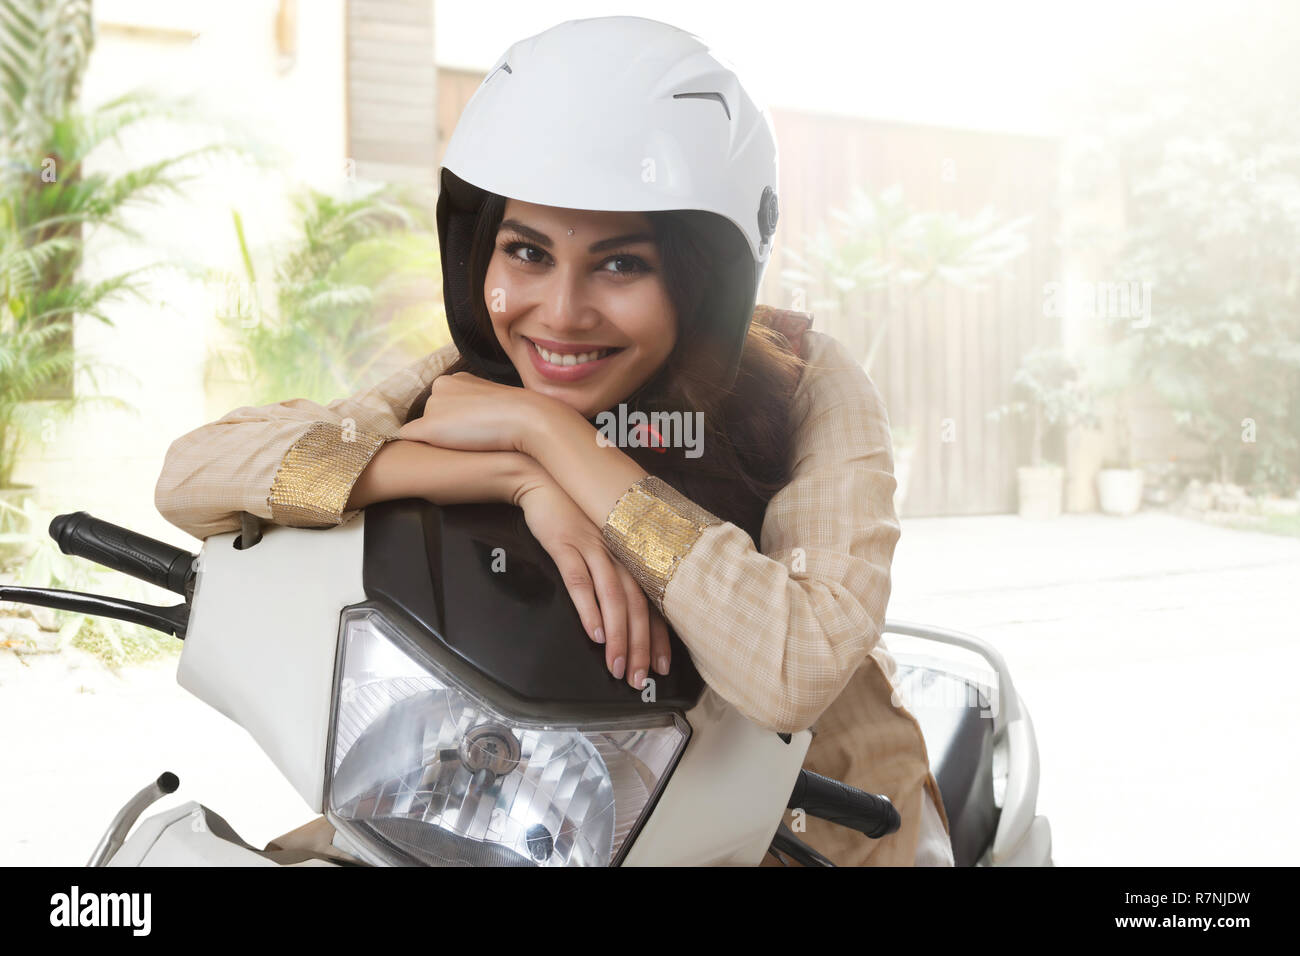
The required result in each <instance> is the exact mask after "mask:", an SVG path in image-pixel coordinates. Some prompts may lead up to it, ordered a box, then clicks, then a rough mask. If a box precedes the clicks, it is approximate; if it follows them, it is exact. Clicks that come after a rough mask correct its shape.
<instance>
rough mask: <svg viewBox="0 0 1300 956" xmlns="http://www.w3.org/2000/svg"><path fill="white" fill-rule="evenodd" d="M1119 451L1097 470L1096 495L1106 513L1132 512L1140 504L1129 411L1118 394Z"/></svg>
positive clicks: (1138, 471) (1140, 479)
mask: <svg viewBox="0 0 1300 956" xmlns="http://www.w3.org/2000/svg"><path fill="white" fill-rule="evenodd" d="M1115 427H1116V435H1117V439H1118V441H1119V455H1118V457H1116V458H1111V459H1107V460H1106V461H1104V462H1103V463H1102V466H1101V471H1099V472H1097V498H1098V500H1099V502H1100V505H1101V510H1102V511H1103V512H1104V513H1106V514H1108V515H1119V516H1125V515H1131V514H1136V513H1137V511H1138V509H1139V508H1141V507H1142V486H1143V471H1142V469H1141V468H1135V467H1134V465H1133V424H1132V412H1131V410H1130V408H1129V405H1128V401H1127V396H1124V397H1121V399H1120V401H1119V404H1118V406H1117V410H1116V412H1115Z"/></svg>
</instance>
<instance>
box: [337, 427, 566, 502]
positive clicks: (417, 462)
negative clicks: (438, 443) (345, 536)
mask: <svg viewBox="0 0 1300 956" xmlns="http://www.w3.org/2000/svg"><path fill="white" fill-rule="evenodd" d="M540 474H541V466H540V465H538V464H537V462H535V461H533V460H532V459H531V458H529V457H528V456H527V455H522V454H519V453H518V452H509V451H450V450H448V449H446V448H435V447H434V446H432V445H426V444H425V443H424V442H419V441H405V440H403V439H400V438H399V439H394V440H392V441H389V442H387V443H386V444H384V445H383V447H381V448H380V449H379V451H377V452H376V453H375V456H374V458H372V459H371V460H370V463H369V464H368V465H367V466H366V468H365V470H364V471H362V472H361V475H360V476H359V477H358V478H357V480H356V483H355V484H354V485H353V486H352V490H351V493H350V494H349V496H348V499H347V503H346V504H345V505H344V507H345V509H346V510H347V511H352V510H356V509H359V508H364V507H366V506H367V505H370V504H374V503H375V502H377V501H391V500H393V499H394V498H427V499H428V500H430V501H432V502H434V503H436V504H440V505H458V504H466V503H470V502H476V501H498V502H503V503H505V504H514V503H515V500H516V498H517V497H518V496H519V493H520V491H521V490H522V489H523V488H524V487H525V486H526V485H527V484H529V480H530V479H531V478H535V477H539V476H540Z"/></svg>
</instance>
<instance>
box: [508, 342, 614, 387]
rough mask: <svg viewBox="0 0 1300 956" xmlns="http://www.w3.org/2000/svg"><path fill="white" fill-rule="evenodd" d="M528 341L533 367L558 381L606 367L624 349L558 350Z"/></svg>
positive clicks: (569, 379)
mask: <svg viewBox="0 0 1300 956" xmlns="http://www.w3.org/2000/svg"><path fill="white" fill-rule="evenodd" d="M525 341H526V342H527V343H528V356H529V358H531V359H532V360H533V367H534V368H535V369H537V371H538V372H539V373H541V374H542V375H543V376H545V377H546V378H549V379H551V380H552V381H557V382H572V381H575V380H577V379H580V378H586V377H587V376H588V375H591V374H592V373H594V372H596V371H598V370H599V369H602V368H604V367H605V365H606V364H607V363H608V361H609V359H611V358H612V357H613V356H615V355H617V354H618V353H619V352H621V351H623V350H622V349H621V348H605V349H592V350H590V351H586V352H556V351H552V350H550V349H548V348H546V347H545V346H542V345H538V344H537V343H536V342H534V341H533V340H532V339H529V338H525Z"/></svg>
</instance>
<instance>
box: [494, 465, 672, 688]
mask: <svg viewBox="0 0 1300 956" xmlns="http://www.w3.org/2000/svg"><path fill="white" fill-rule="evenodd" d="M515 504H516V505H518V506H519V507H521V508H523V510H524V521H525V522H526V523H527V525H528V528H529V530H530V531H532V533H533V537H535V538H536V539H537V540H538V542H540V543H541V545H542V547H543V548H545V549H546V552H547V553H548V554H549V555H550V556H551V559H552V560H553V561H555V565H556V567H558V568H559V569H560V574H561V575H562V576H563V578H564V584H565V587H566V588H568V591H569V596H570V597H571V598H572V599H573V604H574V606H575V607H576V608H577V609H578V616H579V617H580V618H581V620H582V625H583V627H584V628H586V630H587V634H588V635H589V636H590V637H591V639H592V640H594V641H596V642H597V643H603V644H604V645H605V666H606V667H608V668H609V671H610V673H611V674H613V675H614V676H615V677H617V678H619V679H624V677H626V680H627V682H628V683H629V684H630V685H631V686H632V687H634V688H636V689H637V690H641V689H642V684H643V681H644V678H646V677H647V676H648V674H649V668H650V665H651V662H653V663H654V669H655V670H656V671H657V672H658V673H660V674H667V673H668V667H669V665H670V664H671V656H672V650H671V647H670V645H669V643H668V624H667V623H666V622H665V621H664V619H663V616H662V615H661V614H660V613H659V611H658V609H656V608H655V607H654V605H652V604H651V603H650V602H649V601H648V600H647V599H646V596H645V592H644V591H642V590H641V585H640V584H638V583H637V580H636V579H635V578H634V577H632V575H631V573H630V572H629V571H628V570H627V568H625V567H624V566H623V565H622V563H621V562H619V560H618V559H617V558H615V557H613V556H612V555H611V554H610V553H609V549H608V548H606V546H605V540H604V538H603V537H602V536H601V533H600V529H599V528H597V527H596V526H595V525H594V524H593V523H592V522H591V520H590V519H589V518H588V517H587V516H586V515H585V514H584V513H583V511H582V509H581V508H579V507H578V506H577V505H576V504H575V503H574V502H573V499H572V498H570V497H569V496H568V495H567V494H565V492H564V489H563V488H561V487H560V486H559V485H558V484H556V482H555V480H554V479H553V478H551V477H550V475H549V474H546V473H545V472H543V471H541V470H540V469H538V473H536V474H535V475H534V476H533V477H532V478H531V480H528V481H526V482H524V483H523V484H522V485H521V487H520V490H519V494H518V496H517V498H516V500H515Z"/></svg>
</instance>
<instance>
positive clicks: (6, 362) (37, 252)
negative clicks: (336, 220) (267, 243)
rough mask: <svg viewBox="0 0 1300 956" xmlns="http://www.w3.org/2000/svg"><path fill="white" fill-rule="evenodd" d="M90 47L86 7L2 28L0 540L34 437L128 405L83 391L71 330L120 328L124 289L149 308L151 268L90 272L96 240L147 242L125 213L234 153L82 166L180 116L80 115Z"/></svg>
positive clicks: (47, 8)
mask: <svg viewBox="0 0 1300 956" xmlns="http://www.w3.org/2000/svg"><path fill="white" fill-rule="evenodd" d="M93 46H94V29H93V22H92V17H91V8H90V5H89V4H84V5H79V6H78V7H77V8H76V9H70V8H69V7H68V5H66V4H50V3H36V4H30V5H29V9H27V10H26V11H25V12H24V13H23V15H21V16H18V15H14V16H6V17H4V18H0V66H3V67H4V68H5V70H4V72H5V75H6V77H7V78H8V79H7V80H6V82H5V83H4V84H3V90H2V91H0V156H3V158H4V162H3V163H0V503H4V504H6V505H9V506H10V507H5V508H0V535H13V534H17V533H19V532H21V531H22V530H24V528H23V521H24V520H25V519H23V518H22V516H23V515H24V514H26V513H27V512H26V511H25V510H24V508H25V503H27V502H29V501H30V500H31V499H32V498H33V497H34V493H35V489H34V488H33V487H32V486H31V485H26V484H19V483H16V482H15V481H14V472H15V469H16V467H17V464H18V461H19V458H20V456H21V453H22V451H23V449H24V447H25V446H26V445H27V444H28V443H29V442H30V441H31V439H32V438H33V436H34V435H37V434H41V435H43V436H48V425H49V424H51V423H52V422H53V421H54V418H55V416H56V415H62V414H67V413H69V412H71V411H72V410H74V409H75V408H77V407H78V406H80V405H82V404H83V403H85V402H88V401H94V402H97V403H99V404H103V405H109V406H111V407H116V408H122V407H124V406H125V403H124V402H122V401H121V400H120V399H115V398H111V397H100V396H93V395H84V394H79V391H80V389H81V387H82V381H83V380H86V379H88V380H89V382H90V384H91V385H92V386H93V385H95V384H96V382H95V377H94V371H95V365H92V364H91V363H90V362H89V361H88V356H87V354H86V351H85V349H84V347H83V348H78V347H77V344H76V342H75V331H76V324H77V321H78V320H81V319H86V320H97V321H100V322H103V323H105V324H107V325H112V324H113V323H112V321H111V320H110V319H109V317H108V316H107V315H106V314H105V312H104V306H105V305H106V304H107V303H108V302H109V301H111V300H112V299H114V298H115V297H118V296H121V295H123V294H127V293H131V294H134V295H136V296H138V297H141V298H143V294H142V291H141V289H140V287H139V285H138V284H137V280H136V276H137V274H138V273H144V272H146V271H148V270H149V269H150V268H152V267H149V266H146V267H142V268H139V269H135V270H132V271H130V272H125V273H119V274H116V275H110V276H103V277H93V278H92V277H90V276H87V275H84V274H83V272H82V268H81V266H82V263H83V261H84V259H85V249H86V237H87V235H88V234H89V233H90V232H91V231H102V232H107V233H117V234H119V235H122V236H125V237H128V238H140V235H139V233H138V231H137V230H135V229H133V228H132V227H130V225H129V224H128V223H127V221H126V219H125V218H124V216H123V211H124V209H125V207H127V206H129V205H131V204H133V203H138V202H140V201H147V200H152V199H155V198H156V196H157V194H158V193H160V192H164V191H166V192H172V193H176V192H179V191H180V186H181V184H182V182H183V181H184V180H185V178H187V175H188V174H185V173H182V172H181V171H180V170H181V164H183V163H185V162H186V161H188V160H190V159H192V158H195V157H198V156H202V155H204V154H208V153H212V152H220V151H223V150H225V149H226V147H223V146H220V145H215V146H205V147H200V148H198V149H194V150H190V151H188V152H186V153H183V154H181V155H178V156H173V157H170V158H166V159H162V160H158V161H155V162H151V163H148V164H144V165H138V166H135V167H131V168H127V169H116V170H114V171H112V172H109V171H106V170H90V169H87V168H85V160H86V158H87V157H88V155H89V154H90V153H91V152H92V151H94V150H95V149H96V148H97V147H98V146H99V145H100V144H101V143H105V142H108V141H112V140H114V139H116V138H117V137H118V136H119V135H120V134H121V133H123V132H124V131H125V130H127V129H128V128H130V127H132V126H134V125H135V124H137V123H140V122H141V121H145V120H150V119H157V118H163V117H170V116H173V115H175V114H176V113H177V107H176V106H175V105H173V104H169V103H167V102H165V101H162V100H160V99H158V98H156V97H154V96H152V95H149V94H145V93H127V94H124V95H122V96H119V97H117V98H115V99H112V100H110V101H108V102H107V103H104V104H102V105H100V106H98V107H96V108H95V109H93V110H91V111H84V110H82V109H80V108H79V107H78V105H77V103H78V100H79V88H80V85H81V79H82V75H83V73H84V71H85V69H86V65H87V61H88V58H89V55H90V51H91V49H92V48H93ZM97 364H98V367H100V368H104V367H105V366H104V365H103V363H97ZM5 540H6V541H7V542H10V543H11V542H12V539H5ZM5 546H6V547H8V545H7V544H6V545H5ZM0 551H3V548H0ZM10 556H12V553H11V555H10ZM3 557H4V555H3V554H0V558H3Z"/></svg>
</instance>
